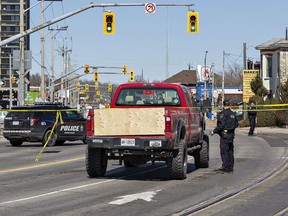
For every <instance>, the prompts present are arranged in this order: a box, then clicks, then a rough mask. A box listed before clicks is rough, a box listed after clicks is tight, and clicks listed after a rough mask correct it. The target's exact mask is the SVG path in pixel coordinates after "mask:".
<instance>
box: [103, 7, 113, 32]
mask: <svg viewBox="0 0 288 216" xmlns="http://www.w3.org/2000/svg"><path fill="white" fill-rule="evenodd" d="M103 33H104V34H115V13H113V12H109V11H105V12H104V20H103Z"/></svg>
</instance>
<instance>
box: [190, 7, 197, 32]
mask: <svg viewBox="0 0 288 216" xmlns="http://www.w3.org/2000/svg"><path fill="white" fill-rule="evenodd" d="M187 32H189V33H198V32H199V13H198V12H195V11H189V12H188V13H187Z"/></svg>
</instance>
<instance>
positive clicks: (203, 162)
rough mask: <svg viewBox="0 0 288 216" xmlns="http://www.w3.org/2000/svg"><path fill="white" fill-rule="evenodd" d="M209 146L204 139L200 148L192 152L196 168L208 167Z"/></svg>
mask: <svg viewBox="0 0 288 216" xmlns="http://www.w3.org/2000/svg"><path fill="white" fill-rule="evenodd" d="M208 148H209V146H208V143H207V142H206V141H204V140H203V143H202V147H201V149H200V150H196V151H195V153H194V161H195V167H196V168H208V167H209V149H208Z"/></svg>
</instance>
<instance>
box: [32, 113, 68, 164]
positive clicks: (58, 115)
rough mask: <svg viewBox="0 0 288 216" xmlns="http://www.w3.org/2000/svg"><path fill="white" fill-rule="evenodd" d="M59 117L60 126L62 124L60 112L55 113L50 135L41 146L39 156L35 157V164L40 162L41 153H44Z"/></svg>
mask: <svg viewBox="0 0 288 216" xmlns="http://www.w3.org/2000/svg"><path fill="white" fill-rule="evenodd" d="M59 117H60V124H63V120H62V116H61V112H60V111H57V114H56V120H55V123H54V125H53V127H52V130H51V132H50V135H49V137H48V139H47V141H46V142H45V144H44V145H43V147H42V148H41V150H40V152H39V154H38V155H37V157H36V159H35V162H38V161H39V160H40V157H41V155H42V153H43V152H44V150H45V148H46V146H47V144H48V143H49V141H50V139H51V136H52V134H53V132H54V130H55V127H56V126H57V124H58V119H59Z"/></svg>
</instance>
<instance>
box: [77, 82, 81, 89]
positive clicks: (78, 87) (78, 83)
mask: <svg viewBox="0 0 288 216" xmlns="http://www.w3.org/2000/svg"><path fill="white" fill-rule="evenodd" d="M80 88H81V83H80V82H77V84H76V89H77V90H78V91H79V90H80Z"/></svg>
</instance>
